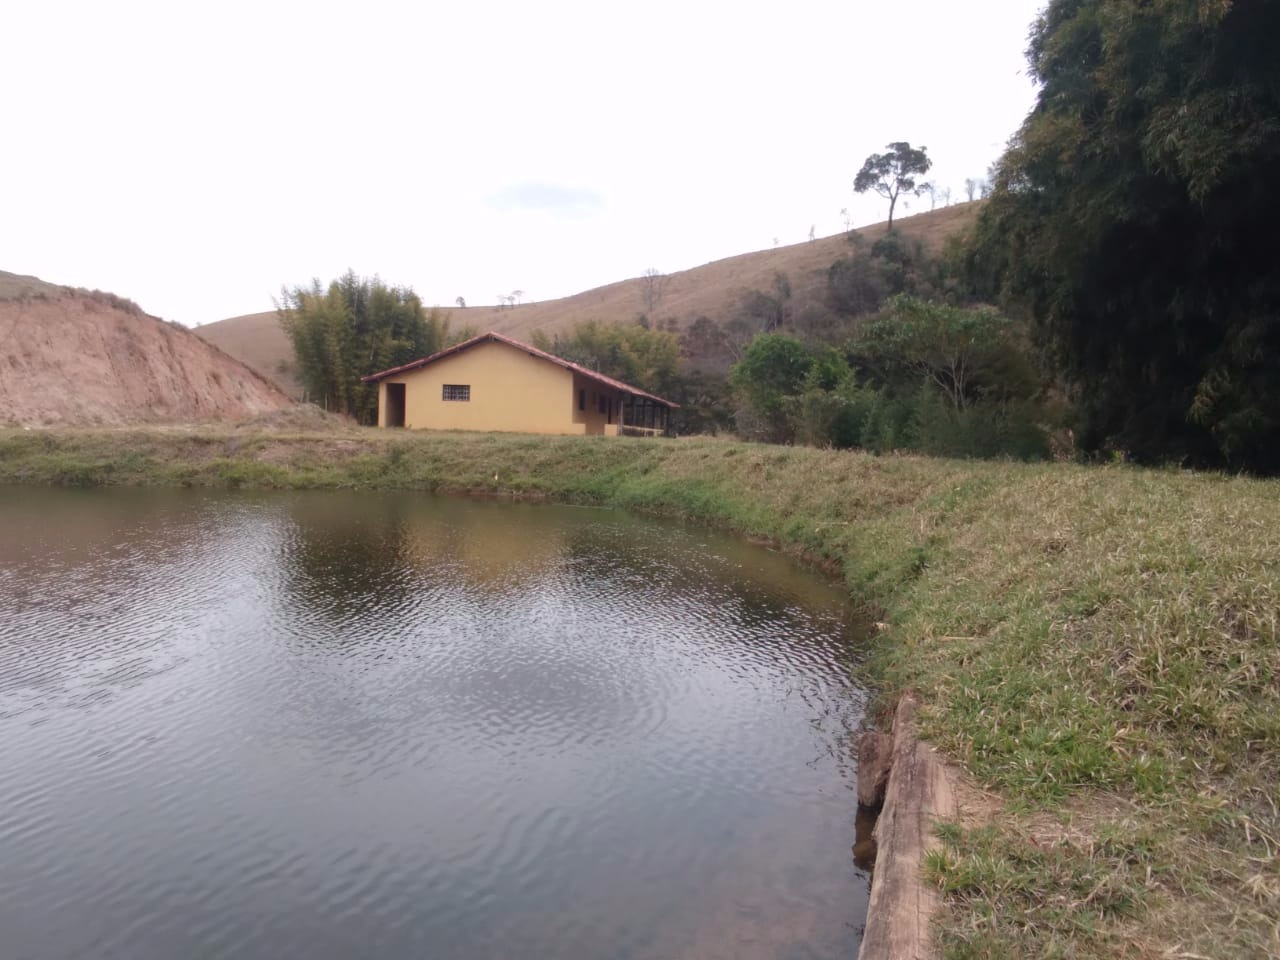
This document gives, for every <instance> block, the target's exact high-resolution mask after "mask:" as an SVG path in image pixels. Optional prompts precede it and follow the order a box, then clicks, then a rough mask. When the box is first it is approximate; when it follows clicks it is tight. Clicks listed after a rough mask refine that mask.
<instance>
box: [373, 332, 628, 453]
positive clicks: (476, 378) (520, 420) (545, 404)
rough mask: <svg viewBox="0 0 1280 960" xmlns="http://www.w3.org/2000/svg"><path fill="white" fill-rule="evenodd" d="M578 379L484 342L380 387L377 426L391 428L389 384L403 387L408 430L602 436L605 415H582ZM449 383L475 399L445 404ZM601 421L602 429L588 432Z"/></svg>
mask: <svg viewBox="0 0 1280 960" xmlns="http://www.w3.org/2000/svg"><path fill="white" fill-rule="evenodd" d="M574 380H575V377H574V374H573V371H571V370H566V369H565V368H564V367H560V366H557V365H556V364H554V363H549V362H548V361H546V360H543V359H540V358H538V357H534V356H531V355H529V354H528V353H526V352H524V351H523V350H520V349H518V348H516V347H512V346H509V345H507V344H505V343H497V342H493V341H490V342H487V343H480V344H477V345H476V346H474V347H469V348H468V349H466V350H463V351H462V352H461V353H455V354H453V355H452V356H449V357H445V358H444V359H442V360H437V361H436V362H434V363H432V364H430V365H428V366H426V367H423V368H422V369H420V370H414V371H412V372H410V373H406V374H403V375H401V376H396V377H388V378H387V380H385V381H383V382H382V383H380V384H379V387H378V426H386V396H387V391H386V386H385V384H386V383H403V384H404V385H405V403H404V406H405V415H404V425H405V426H406V427H409V428H411V429H419V430H420V429H433V430H500V431H510V432H515V433H568V434H581V433H587V432H594V433H603V432H604V430H603V425H604V419H605V418H604V417H603V416H601V415H598V414H594V415H591V411H579V410H578V394H577V391H576V390H575V389H574ZM447 383H451V384H466V385H468V386H470V387H471V399H470V400H467V401H460V400H444V399H442V395H443V388H444V385H445V384H447ZM593 409H594V408H593ZM615 409H616V407H615ZM584 413H585V414H588V415H587V416H584V415H583V414H584ZM614 419H615V420H616V419H617V418H616V416H615V418H614ZM597 420H598V421H599V425H600V429H589V428H591V427H594V426H595V425H596V421H597Z"/></svg>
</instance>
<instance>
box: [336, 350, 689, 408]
mask: <svg viewBox="0 0 1280 960" xmlns="http://www.w3.org/2000/svg"><path fill="white" fill-rule="evenodd" d="M486 340H489V341H497V342H499V343H505V344H506V345H507V346H509V347H515V348H516V349H517V350H523V351H525V352H526V353H528V354H529V355H530V356H534V357H538V358H540V359H542V360H548V361H550V362H551V363H554V364H556V365H558V366H561V367H564V368H565V369H566V370H571V371H573V372H574V373H579V374H581V375H582V376H584V377H587V378H589V379H591V380H595V381H596V382H598V383H603V384H605V385H607V386H610V387H613V388H614V389H615V390H621V391H622V392H624V393H629V394H632V395H633V396H637V397H643V398H645V399H646V400H653V401H655V402H656V403H660V404H662V405H663V406H665V407H670V408H671V409H677V408H678V407H679V406H680V404H678V403H675V402H673V401H671V400H667V399H665V398H663V397H660V396H658V395H657V394H654V393H650V392H649V391H647V390H641V389H640V388H639V387H635V386H632V385H631V384H629V383H624V382H623V381H621V380H615V379H614V378H613V377H610V376H607V375H605V374H603V373H600V372H599V371H596V370H592V369H591V368H589V367H584V366H583V365H582V364H580V363H574V362H573V361H572V360H566V359H565V358H564V357H558V356H556V355H555V354H554V353H550V352H549V351H547V350H542V349H540V348H539V347H535V346H533V345H532V344H529V343H524V342H523V341H520V340H517V339H516V338H515V337H509V336H507V335H506V334H505V333H499V332H498V331H496V330H489V331H488V332H486V333H479V334H476V335H475V336H474V337H471V338H470V339H467V340H463V341H462V342H461V343H455V344H454V345H453V346H451V347H445V348H444V349H443V350H437V351H436V352H435V353H433V354H430V355H429V356H426V357H420V358H419V359H417V360H411V361H409V362H408V363H403V364H401V365H400V366H398V367H391V368H390V369H389V370H381V371H379V372H378V373H371V374H369V375H368V376H367V377H361V378H360V380H361V382H362V383H376V382H378V381H379V380H385V379H386V378H387V377H392V376H395V375H396V374H397V373H408V372H410V371H412V370H421V369H422V368H423V367H425V366H427V365H428V364H431V363H435V362H436V361H437V360H443V359H444V358H445V357H448V356H452V355H453V354H455V353H461V352H462V351H463V350H466V349H468V348H470V347H474V346H476V345H477V344H479V343H482V342H484V341H486Z"/></svg>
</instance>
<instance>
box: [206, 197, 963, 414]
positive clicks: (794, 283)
mask: <svg viewBox="0 0 1280 960" xmlns="http://www.w3.org/2000/svg"><path fill="white" fill-rule="evenodd" d="M978 206H979V204H978V203H963V204H956V205H954V206H950V207H944V208H942V209H940V210H935V211H932V212H930V213H922V214H917V215H916V216H913V217H902V218H899V219H898V220H897V221H895V223H894V228H895V229H896V230H898V231H899V232H900V233H901V234H902V235H903V236H904V237H906V238H908V239H910V240H918V241H920V243H921V244H923V245H924V247H925V249H926V250H929V251H931V252H937V251H939V250H941V249H942V246H943V244H944V243H945V242H946V240H947V239H948V238H949V237H951V236H953V235H955V234H957V233H960V232H962V231H963V230H965V229H966V228H968V227H969V226H970V225H971V224H972V223H973V219H974V217H975V216H976V214H977V210H978ZM886 229H887V228H886V225H885V224H875V225H873V226H869V227H863V228H861V229H860V230H858V231H856V232H857V233H859V234H861V235H862V236H863V237H864V238H865V239H867V240H871V241H874V240H875V239H878V238H879V237H881V236H883V234H884V232H885V230H886ZM853 255H856V254H855V250H854V248H853V246H852V245H851V244H850V243H849V240H848V237H847V235H846V234H843V233H840V234H836V235H835V236H831V237H822V238H819V239H817V240H810V241H806V242H803V243H796V244H791V245H789V246H785V247H774V248H772V249H769V250H758V251H755V252H753V253H743V254H739V255H737V256H733V257H728V258H726V259H723V260H716V261H713V262H711V263H707V264H704V265H702V266H700V267H693V268H692V269H689V270H682V271H680V272H678V273H672V274H669V275H668V276H666V277H665V278H663V281H662V282H663V289H662V291H661V296H660V297H659V298H658V299H657V301H656V303H655V304H654V306H653V309H649V306H648V304H647V303H646V298H645V290H644V286H645V281H644V279H643V278H641V277H634V278H631V279H628V280H620V281H617V282H615V283H610V284H607V285H606V286H603V287H596V288H594V289H592V290H586V291H584V292H582V293H578V294H574V295H573V296H569V297H563V298H561V299H558V300H543V301H539V302H536V303H524V304H520V305H518V306H514V307H506V306H495V305H484V306H469V307H465V308H459V307H456V306H451V307H437V309H439V310H440V312H441V313H443V314H445V315H446V316H447V317H449V318H450V319H451V320H452V321H453V323H454V324H455V326H459V327H460V326H469V327H473V328H475V330H476V331H478V332H483V331H486V330H496V331H497V332H498V333H505V334H507V335H508V336H512V337H515V338H517V339H520V340H526V341H527V340H529V339H530V338H531V337H532V335H533V333H534V331H542V332H544V333H548V334H554V333H557V332H559V331H563V330H567V329H569V328H571V327H573V326H574V325H576V324H578V323H580V322H582V321H585V320H599V321H601V322H603V323H630V322H633V321H634V320H635V319H636V317H637V316H638V315H640V314H641V313H644V314H646V315H648V317H649V319H650V320H651V321H652V322H654V323H664V322H666V321H668V320H671V321H674V322H675V325H676V328H677V329H680V330H683V329H685V328H686V327H688V326H689V325H690V324H691V323H693V321H694V320H696V319H697V318H698V317H700V316H705V317H708V318H710V319H712V320H715V321H717V322H724V321H726V320H727V319H729V318H730V316H731V315H732V314H733V311H734V310H735V309H736V307H737V305H738V302H739V300H740V298H741V296H742V294H743V293H745V292H747V291H750V290H763V291H768V290H770V289H771V288H772V286H773V278H774V275H775V274H776V273H778V272H782V273H785V274H786V275H787V278H788V280H789V281H790V284H791V306H792V309H793V310H794V311H796V312H799V311H801V310H803V309H805V307H806V306H809V305H811V304H821V303H822V302H823V301H824V299H825V297H826V285H827V269H828V268H829V267H830V266H831V264H832V263H833V262H834V261H836V260H838V259H840V258H841V257H846V256H853ZM195 332H196V333H197V334H199V335H200V336H201V337H204V338H205V339H206V340H208V341H209V342H210V343H213V344H216V345H217V346H219V347H221V348H222V349H223V350H225V351H226V352H227V353H229V354H230V355H231V356H233V357H235V358H237V359H238V360H241V361H243V362H244V363H245V364H246V365H248V366H249V367H251V368H253V369H254V370H256V371H257V372H258V373H260V374H261V375H262V376H264V377H266V378H267V379H269V380H271V381H272V382H274V383H276V384H278V385H279V386H280V388H281V389H283V390H285V391H286V392H288V393H289V394H290V395H291V396H295V397H297V396H301V392H302V388H301V384H300V383H299V382H298V380H297V379H296V377H295V376H294V372H293V349H292V347H291V346H290V344H289V340H288V338H287V337H286V336H285V333H284V330H283V329H282V328H281V327H280V322H279V318H278V316H277V315H276V313H275V311H274V310H272V311H267V312H265V313H250V314H246V315H244V316H240V317H231V318H229V319H227V320H219V321H218V322H216V323H209V324H205V325H204V326H202V327H199V328H197V330H196V331H195Z"/></svg>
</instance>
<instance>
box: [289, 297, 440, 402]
mask: <svg viewBox="0 0 1280 960" xmlns="http://www.w3.org/2000/svg"><path fill="white" fill-rule="evenodd" d="M277 312H278V314H279V317H280V323H281V325H282V326H283V327H284V329H285V333H287V334H288V336H289V340H290V342H291V343H292V344H293V352H294V355H295V356H296V358H297V369H298V374H299V376H300V378H301V379H302V383H303V386H304V387H305V388H306V391H307V394H308V396H309V397H310V399H311V400H313V401H314V402H316V403H319V404H320V405H322V406H323V407H325V409H327V410H333V411H336V412H338V413H345V414H349V415H350V416H352V417H355V418H356V420H358V421H359V422H360V423H372V422H373V421H374V420H375V419H376V418H377V415H378V390H377V387H376V385H371V384H364V383H361V382H360V378H361V377H363V376H366V375H368V374H370V373H375V372H377V371H379V370H385V369H387V368H388V367H394V366H397V365H398V364H401V363H408V362H409V361H410V360H415V359H417V358H418V357H423V356H426V355H428V354H431V353H434V352H435V351H437V350H439V349H441V348H442V347H445V346H447V345H448V344H449V343H450V342H452V341H451V339H450V336H449V321H448V320H446V319H443V318H442V317H441V316H440V315H439V314H438V313H436V312H435V311H432V312H431V313H430V314H428V313H427V312H426V311H425V310H424V309H423V307H422V301H421V300H419V299H418V295H417V294H415V293H414V292H413V291H412V290H410V289H408V288H406V287H389V286H387V285H386V284H384V283H383V282H382V281H381V280H379V279H378V278H376V277H375V278H373V279H372V280H370V279H361V278H360V277H357V276H356V275H355V274H354V273H352V272H348V273H347V274H346V275H345V276H342V277H340V278H338V279H337V280H334V281H333V282H332V283H330V284H329V286H328V288H324V287H321V286H320V281H319V280H316V281H314V282H313V283H312V285H311V286H310V287H294V288H292V289H285V290H284V291H283V292H282V295H281V300H280V302H279V303H278V304H277Z"/></svg>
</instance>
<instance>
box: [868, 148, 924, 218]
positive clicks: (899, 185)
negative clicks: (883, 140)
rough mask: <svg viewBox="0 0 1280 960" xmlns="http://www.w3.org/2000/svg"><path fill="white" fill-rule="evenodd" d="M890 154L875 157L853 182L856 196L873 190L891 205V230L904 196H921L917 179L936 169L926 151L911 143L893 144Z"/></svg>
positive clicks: (873, 155)
mask: <svg viewBox="0 0 1280 960" xmlns="http://www.w3.org/2000/svg"><path fill="white" fill-rule="evenodd" d="M887 149H888V151H889V152H888V153H873V154H872V155H871V156H869V157H867V161H866V163H864V164H863V165H862V169H861V170H859V171H858V176H857V177H856V178H855V179H854V181H853V189H854V191H855V192H856V193H866V192H867V191H868V190H871V191H873V192H875V193H878V194H880V196H882V197H884V198H885V199H886V200H888V201H889V229H891V230H892V229H893V208H894V207H895V206H897V203H898V195H899V194H901V193H904V192H905V193H919V191H920V189H921V187H920V186H919V185H918V184H917V182H916V177H917V176H924V174H926V173H928V172H929V168H930V167H931V166H933V161H932V160H930V159H929V157H928V156H927V155H926V154H925V150H927V149H928V148H927V147H920V148H919V149H918V150H917V149H916V148H915V147H913V146H911V144H909V143H903V142H898V143H891V144H889V146H888V148H887Z"/></svg>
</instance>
